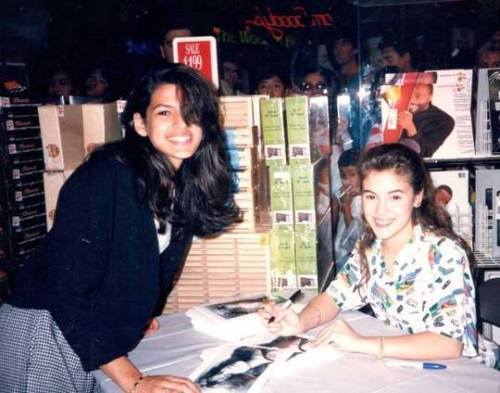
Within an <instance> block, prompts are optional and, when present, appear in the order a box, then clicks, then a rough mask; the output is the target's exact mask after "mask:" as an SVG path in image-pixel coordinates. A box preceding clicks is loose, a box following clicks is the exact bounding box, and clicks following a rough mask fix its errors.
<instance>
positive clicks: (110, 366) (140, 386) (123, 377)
mask: <svg viewBox="0 0 500 393" xmlns="http://www.w3.org/2000/svg"><path fill="white" fill-rule="evenodd" d="M100 369H101V371H102V372H104V373H105V374H106V375H107V376H108V377H110V378H111V379H112V380H113V381H114V382H115V383H116V384H117V385H118V386H119V387H120V389H122V390H123V391H124V392H127V393H128V392H133V393H146V392H151V393H153V392H163V391H165V389H168V390H169V391H170V392H172V393H176V392H179V393H200V392H201V391H200V389H199V388H198V387H197V386H196V385H195V384H194V383H193V382H191V381H190V380H189V379H187V378H183V377H175V376H170V375H148V376H142V374H141V372H140V371H139V370H138V369H137V367H135V366H134V365H133V364H132V362H131V361H130V360H129V359H128V358H127V357H126V356H121V357H119V358H116V359H114V360H112V361H111V362H109V363H106V364H103V365H102V366H101V367H100ZM141 377H142V378H141ZM137 382H138V383H137Z"/></svg>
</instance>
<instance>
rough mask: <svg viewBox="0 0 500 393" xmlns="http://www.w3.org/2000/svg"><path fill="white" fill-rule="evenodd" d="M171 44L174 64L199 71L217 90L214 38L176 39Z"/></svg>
mask: <svg viewBox="0 0 500 393" xmlns="http://www.w3.org/2000/svg"><path fill="white" fill-rule="evenodd" d="M172 43H173V48H174V62H176V63H182V64H185V65H187V66H189V67H192V68H194V69H196V70H198V71H200V72H201V73H202V74H203V75H205V76H206V77H207V79H208V80H210V81H211V82H212V83H213V84H214V85H215V87H216V88H219V71H218V68H217V45H216V41H215V38H214V37H210V36H205V37H177V38H174V40H173V42H172Z"/></svg>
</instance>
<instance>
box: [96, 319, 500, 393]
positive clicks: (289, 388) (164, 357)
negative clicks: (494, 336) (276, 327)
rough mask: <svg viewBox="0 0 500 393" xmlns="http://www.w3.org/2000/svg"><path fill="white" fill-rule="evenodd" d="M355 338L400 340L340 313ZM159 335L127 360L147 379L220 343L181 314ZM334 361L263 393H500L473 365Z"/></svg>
mask: <svg viewBox="0 0 500 393" xmlns="http://www.w3.org/2000/svg"><path fill="white" fill-rule="evenodd" d="M340 318H343V319H345V320H346V321H348V322H349V323H350V325H351V326H352V327H353V328H354V329H355V330H356V331H358V332H359V333H361V334H365V335H379V334H382V333H383V334H384V335H391V334H392V335H396V334H400V333H399V332H398V331H397V330H396V329H393V328H391V327H389V326H387V325H385V324H384V323H383V322H381V321H378V320H377V319H375V318H373V317H371V316H368V315H366V314H363V313H360V312H357V311H355V312H352V311H351V312H346V313H342V314H341V316H340ZM159 319H160V329H159V331H158V332H156V333H155V334H154V335H152V336H149V337H145V338H144V339H143V340H142V341H141V343H140V344H139V345H138V346H137V348H135V349H134V350H133V351H132V352H131V353H130V359H131V360H132V361H133V362H134V364H135V365H136V366H137V367H138V368H139V369H140V370H141V371H142V372H143V373H146V374H150V375H153V374H171V375H180V376H188V375H189V374H190V373H191V372H192V371H193V370H194V369H195V368H196V367H197V366H198V365H199V364H200V363H201V359H200V357H199V355H200V353H201V352H202V351H203V350H204V349H208V348H211V347H213V346H216V345H218V344H220V343H222V342H221V341H220V340H218V339H216V338H212V337H210V336H207V335H205V334H203V333H200V332H197V331H195V330H194V329H193V327H192V325H191V323H190V321H189V318H188V317H186V316H185V315H184V314H174V315H168V316H166V315H165V316H161V317H160V318H159ZM342 355H343V356H342V357H341V358H339V359H337V360H332V361H330V362H328V363H323V364H321V366H319V367H314V368H308V369H304V370H299V372H294V373H293V375H292V377H290V375H286V376H283V375H273V376H272V377H271V378H270V379H269V381H267V383H266V385H265V387H264V390H263V392H264V393H283V392H287V393H288V392H291V393H293V392H301V393H302V392H314V393H323V392H325V393H327V392H328V393H331V392H335V393H344V392H345V393H375V392H376V393H424V392H425V393H434V392H439V393H490V392H491V393H500V372H498V371H495V370H493V369H490V368H487V367H486V366H484V365H482V364H480V363H479V362H478V361H476V360H472V359H469V358H460V359H455V360H445V361H440V362H439V363H444V364H446V365H447V366H448V368H447V369H446V370H420V369H407V368H397V367H389V366H387V365H385V364H384V363H383V362H382V361H379V360H377V359H375V358H373V357H372V356H368V355H362V354H354V353H347V352H344V353H343V354H342ZM96 378H97V380H98V382H99V385H100V387H101V389H102V391H103V392H104V393H118V392H120V389H119V388H118V387H117V386H116V385H115V384H114V383H113V382H112V381H111V380H110V379H109V378H107V377H106V376H105V375H104V374H103V373H102V372H100V371H98V372H96Z"/></svg>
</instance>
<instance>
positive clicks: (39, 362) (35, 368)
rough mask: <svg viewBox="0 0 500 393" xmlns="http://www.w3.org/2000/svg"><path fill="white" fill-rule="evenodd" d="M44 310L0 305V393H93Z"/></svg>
mask: <svg viewBox="0 0 500 393" xmlns="http://www.w3.org/2000/svg"><path fill="white" fill-rule="evenodd" d="M99 391H100V390H99V388H98V384H97V382H96V380H95V378H94V376H93V374H92V373H87V372H85V371H84V370H83V368H82V365H81V362H80V359H79V357H78V356H77V355H76V354H75V352H74V351H73V349H72V348H71V347H70V346H69V344H68V343H67V341H66V339H65V338H64V336H63V335H62V333H61V331H60V330H59V327H58V326H57V324H56V323H55V322H54V320H53V319H52V316H51V315H50V313H49V312H48V311H46V310H34V309H22V308H17V307H12V306H10V305H8V304H3V305H0V393H14V392H16V393H45V392H46V393H58V392H60V393H96V392H99Z"/></svg>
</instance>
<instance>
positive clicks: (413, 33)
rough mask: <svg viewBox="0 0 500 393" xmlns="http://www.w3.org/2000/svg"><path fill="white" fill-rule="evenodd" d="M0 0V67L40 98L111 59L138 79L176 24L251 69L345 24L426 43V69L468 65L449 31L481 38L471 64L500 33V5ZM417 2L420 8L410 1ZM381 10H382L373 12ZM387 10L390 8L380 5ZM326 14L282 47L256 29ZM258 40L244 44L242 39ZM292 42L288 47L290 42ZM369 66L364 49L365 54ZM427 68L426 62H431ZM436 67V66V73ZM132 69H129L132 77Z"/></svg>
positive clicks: (289, 34) (486, 0) (325, 38)
mask: <svg viewBox="0 0 500 393" xmlns="http://www.w3.org/2000/svg"><path fill="white" fill-rule="evenodd" d="M354 3H355V4H353V2H349V1H346V0H330V1H321V0H300V1H298V0H280V1H271V0H267V1H262V0H254V1H244V0H243V1H237V0H206V1H201V0H183V1H178V0H0V62H5V61H9V62H13V61H14V62H16V61H20V62H25V63H27V66H28V74H29V79H30V85H31V88H32V90H34V91H35V92H43V90H44V89H45V86H46V79H47V75H48V73H49V70H51V69H52V68H53V67H54V66H55V65H57V64H60V63H61V64H65V65H69V66H70V67H72V68H74V69H75V70H76V71H77V72H80V73H82V74H83V73H84V72H85V69H86V67H87V66H88V65H89V64H90V63H91V62H92V61H93V60H94V59H96V58H98V57H100V58H102V57H105V58H108V59H110V61H113V62H115V63H116V66H117V68H119V69H121V70H123V74H124V78H134V77H135V75H134V72H133V70H134V69H135V68H136V67H134V65H137V64H138V63H139V62H142V61H147V60H148V59H150V58H154V57H157V56H158V51H157V48H158V46H157V45H158V37H159V32H160V30H161V26H162V24H163V23H164V22H165V21H168V20H169V19H172V18H180V19H182V20H186V21H189V23H190V24H191V25H192V26H193V27H194V29H195V30H196V32H197V34H198V35H208V34H210V35H215V34H216V33H217V32H220V31H223V32H224V33H229V34H231V35H232V37H233V38H235V40H234V42H227V40H226V41H223V40H221V39H220V37H219V43H218V50H219V53H220V54H221V55H224V54H228V53H231V54H235V53H236V54H237V55H238V56H239V57H240V59H241V60H242V63H243V64H244V65H245V67H246V68H247V69H248V70H250V71H251V69H252V68H253V67H254V66H255V65H257V64H258V63H259V62H262V61H269V62H273V63H276V64H280V65H285V66H286V65H287V64H288V63H289V62H290V57H291V56H292V54H293V51H294V48H295V46H296V44H297V43H300V42H303V41H304V40H310V41H313V42H317V43H322V42H324V43H327V44H328V43H329V40H331V37H332V34H333V32H334V31H335V30H336V29H338V28H343V29H351V30H353V31H357V32H359V35H358V37H359V43H360V45H361V47H362V46H363V44H364V43H365V41H366V38H368V37H372V36H374V35H378V34H381V33H383V32H385V31H393V32H394V33H395V34H397V35H398V36H401V37H404V38H412V39H413V38H415V37H418V38H419V41H418V42H419V51H420V52H421V53H420V54H421V55H422V56H424V57H425V58H424V59H423V60H422V61H423V64H424V65H425V66H426V68H439V67H449V66H452V65H453V66H461V65H463V66H467V64H448V63H449V62H448V63H447V61H448V60H447V57H448V56H449V53H450V52H451V51H452V50H453V45H452V39H451V37H452V30H453V29H469V30H472V31H473V32H474V47H473V48H465V49H466V50H465V51H464V53H466V54H467V55H468V59H466V60H463V61H464V62H467V61H468V62H469V63H470V64H469V65H470V66H472V65H473V63H474V53H475V50H476V49H477V47H479V45H480V44H481V43H482V42H483V41H484V40H485V39H487V38H488V37H489V36H490V35H491V33H492V32H493V31H495V29H496V28H497V27H498V25H499V23H498V20H499V16H500V0H463V1H442V2H439V1H431V2H429V1H420V2H416V1H397V0H377V1H375V0H358V1H354ZM413 3H419V4H413ZM372 4H377V5H378V6H371V5H372ZM380 4H392V5H387V6H380ZM297 7H299V9H304V10H305V12H306V13H307V15H306V16H304V18H303V19H304V20H305V21H307V18H308V16H310V15H312V14H314V13H322V14H329V15H330V16H331V19H332V25H331V26H320V27H310V28H307V29H306V28H303V29H294V28H290V29H284V31H285V34H286V40H283V41H281V42H278V41H276V40H275V39H273V37H272V36H271V35H270V34H269V32H268V30H266V29H264V28H262V27H256V26H249V25H248V24H245V21H246V20H249V19H252V18H254V17H255V15H257V14H261V15H268V13H269V12H268V11H269V10H271V12H273V13H275V14H291V13H294V12H297ZM242 32H243V33H246V34H247V35H251V36H252V37H253V38H254V42H252V43H244V42H242V41H241V39H240V35H241V34H242ZM285 41H286V42H285ZM360 56H361V60H363V56H364V52H361V53H360ZM426 62H427V63H426ZM433 65H434V66H435V67H433ZM131 70H132V71H131Z"/></svg>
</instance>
